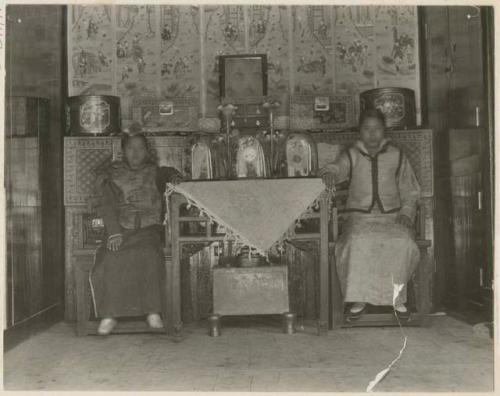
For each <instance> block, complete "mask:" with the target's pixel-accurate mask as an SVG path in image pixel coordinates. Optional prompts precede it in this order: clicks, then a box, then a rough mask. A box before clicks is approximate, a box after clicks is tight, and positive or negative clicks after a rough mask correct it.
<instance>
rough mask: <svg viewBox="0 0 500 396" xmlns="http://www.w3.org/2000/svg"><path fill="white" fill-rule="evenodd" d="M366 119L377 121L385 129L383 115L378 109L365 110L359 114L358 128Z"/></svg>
mask: <svg viewBox="0 0 500 396" xmlns="http://www.w3.org/2000/svg"><path fill="white" fill-rule="evenodd" d="M367 118H375V119H377V120H379V121H380V122H381V123H382V125H383V126H384V127H385V115H384V113H382V112H381V111H380V110H379V109H367V110H364V111H363V112H361V114H360V115H359V124H358V125H359V126H361V125H362V124H363V122H365V121H366V119H367Z"/></svg>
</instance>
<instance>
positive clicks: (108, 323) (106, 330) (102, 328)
mask: <svg viewBox="0 0 500 396" xmlns="http://www.w3.org/2000/svg"><path fill="white" fill-rule="evenodd" d="M115 326H116V320H115V319H113V318H104V319H102V320H101V323H99V327H98V328H97V333H98V334H99V335H108V334H110V333H111V332H112V331H113V329H114V328H115Z"/></svg>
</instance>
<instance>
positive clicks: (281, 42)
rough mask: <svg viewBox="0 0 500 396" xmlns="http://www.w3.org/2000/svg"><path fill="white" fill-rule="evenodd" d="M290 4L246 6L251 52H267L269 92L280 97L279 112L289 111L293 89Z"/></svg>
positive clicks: (282, 113)
mask: <svg viewBox="0 0 500 396" xmlns="http://www.w3.org/2000/svg"><path fill="white" fill-rule="evenodd" d="M288 8H289V7H287V6H279V5H272V6H271V5H269V6H261V5H253V6H246V7H245V10H246V12H247V13H248V25H249V26H248V42H249V48H248V51H247V52H248V53H254V54H266V55H267V70H268V73H267V74H268V77H267V78H268V94H269V95H272V96H273V97H276V98H279V100H280V102H281V103H282V106H281V107H280V108H278V109H277V110H276V114H277V116H282V115H288V111H289V108H288V102H289V98H288V95H289V92H290V67H291V65H290V59H289V41H290V40H289V33H290V30H291V29H290V18H289V12H288Z"/></svg>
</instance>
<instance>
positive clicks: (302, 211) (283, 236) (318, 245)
mask: <svg viewBox="0 0 500 396" xmlns="http://www.w3.org/2000/svg"><path fill="white" fill-rule="evenodd" d="M331 198H332V196H331V194H329V193H328V192H327V191H325V190H324V185H323V183H322V181H321V179H319V178H287V179H239V180H226V181H216V180H210V181H192V182H186V183H181V184H179V185H177V186H172V185H168V186H167V198H166V205H167V215H166V232H165V235H166V251H167V260H166V261H165V266H166V267H165V269H166V288H165V292H166V296H165V297H166V299H165V307H164V312H163V314H164V318H165V327H166V328H165V330H166V332H167V333H168V334H170V335H173V336H176V337H181V338H182V319H181V257H182V255H183V254H185V253H186V252H189V249H190V248H192V247H193V246H196V245H198V246H200V245H201V246H206V245H209V244H211V243H213V242H221V241H228V245H229V252H228V253H229V254H231V253H232V252H231V246H232V243H233V242H234V243H235V244H237V243H240V244H241V243H243V244H245V245H247V246H250V247H251V248H252V249H253V250H254V251H257V252H259V253H261V254H264V255H265V254H266V252H267V250H268V249H269V248H271V246H273V245H274V244H275V243H276V242H278V243H279V242H280V241H281V242H285V243H291V244H293V245H295V246H299V247H301V248H304V249H309V250H310V249H318V250H319V259H320V263H319V279H320V281H319V295H320V299H319V317H318V320H317V328H318V334H324V333H325V332H326V331H327V330H328V327H329V323H328V322H329V319H328V318H329V293H330V290H329V284H330V282H329V277H330V274H329V242H328V235H329V224H330V222H329V219H330V215H331V210H330V209H331ZM186 203H187V204H189V205H194V206H196V207H197V208H198V209H199V210H200V216H186V215H182V216H181V213H180V209H181V206H182V205H183V204H186ZM314 206H317V209H316V210H313V209H312V208H313V207H314ZM299 219H302V220H310V219H317V221H318V222H319V229H317V231H315V232H307V233H301V232H298V231H297V232H296V228H295V221H296V220H299ZM186 222H188V223H198V224H202V223H203V224H205V227H204V229H205V230H206V232H205V234H204V235H183V234H182V233H181V232H180V229H181V224H183V223H186ZM214 222H215V223H217V224H218V225H222V226H223V229H224V232H220V231H217V232H214V230H213V227H211V226H210V225H211V224H212V223H214ZM257 268H258V267H257Z"/></svg>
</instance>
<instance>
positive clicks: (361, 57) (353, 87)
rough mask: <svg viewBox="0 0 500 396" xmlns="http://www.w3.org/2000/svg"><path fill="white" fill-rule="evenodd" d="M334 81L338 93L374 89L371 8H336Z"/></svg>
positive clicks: (372, 18)
mask: <svg viewBox="0 0 500 396" xmlns="http://www.w3.org/2000/svg"><path fill="white" fill-rule="evenodd" d="M335 15H336V18H335V53H336V56H335V72H336V75H335V81H336V89H337V91H338V92H344V93H347V94H351V95H353V94H356V93H357V92H359V91H362V90H366V89H369V88H373V87H374V86H375V58H374V56H375V55H374V54H375V33H374V29H375V19H374V7H370V6H341V7H335Z"/></svg>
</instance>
